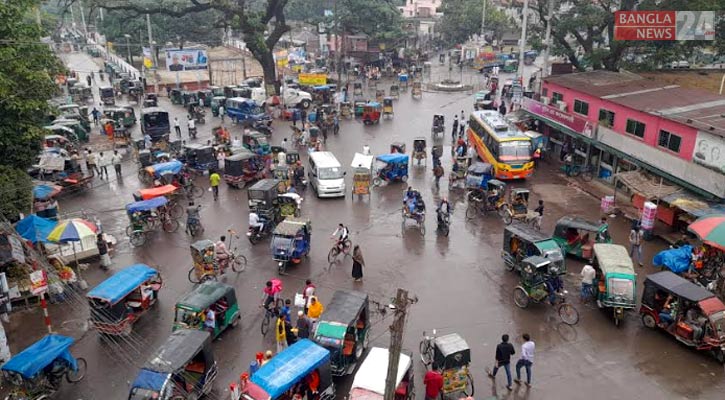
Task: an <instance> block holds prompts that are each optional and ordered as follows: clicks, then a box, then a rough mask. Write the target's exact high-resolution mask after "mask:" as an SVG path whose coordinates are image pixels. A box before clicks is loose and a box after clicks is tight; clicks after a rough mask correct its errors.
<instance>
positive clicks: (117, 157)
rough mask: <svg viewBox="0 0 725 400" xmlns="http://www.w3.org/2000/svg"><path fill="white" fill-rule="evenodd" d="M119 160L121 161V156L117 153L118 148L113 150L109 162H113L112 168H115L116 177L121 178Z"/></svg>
mask: <svg viewBox="0 0 725 400" xmlns="http://www.w3.org/2000/svg"><path fill="white" fill-rule="evenodd" d="M121 161H123V157H121V155H120V154H118V150H114V151H113V155H112V156H111V164H113V169H114V170H116V178H121Z"/></svg>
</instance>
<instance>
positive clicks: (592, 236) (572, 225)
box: [554, 217, 612, 260]
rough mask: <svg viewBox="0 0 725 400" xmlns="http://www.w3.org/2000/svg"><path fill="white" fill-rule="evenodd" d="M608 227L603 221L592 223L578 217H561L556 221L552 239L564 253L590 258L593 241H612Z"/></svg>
mask: <svg viewBox="0 0 725 400" xmlns="http://www.w3.org/2000/svg"><path fill="white" fill-rule="evenodd" d="M608 229H609V226H608V225H607V224H605V223H594V222H590V221H587V220H585V219H584V218H580V217H562V218H560V219H559V220H558V221H556V228H554V240H556V242H557V243H559V247H561V249H562V251H564V254H565V255H568V254H571V255H574V256H576V257H579V258H583V259H585V260H591V259H592V257H593V255H594V253H593V251H592V250H593V247H592V246H593V245H594V243H612V238H611V237H610V236H609V230H608Z"/></svg>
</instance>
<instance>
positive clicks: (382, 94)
mask: <svg viewBox="0 0 725 400" xmlns="http://www.w3.org/2000/svg"><path fill="white" fill-rule="evenodd" d="M384 97H385V90H381V89H378V90H376V91H375V101H377V102H378V103H382V102H383V98H384Z"/></svg>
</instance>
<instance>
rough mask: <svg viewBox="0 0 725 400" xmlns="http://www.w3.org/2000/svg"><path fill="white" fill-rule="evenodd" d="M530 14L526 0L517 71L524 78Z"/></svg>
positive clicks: (525, 0)
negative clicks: (527, 25)
mask: <svg viewBox="0 0 725 400" xmlns="http://www.w3.org/2000/svg"><path fill="white" fill-rule="evenodd" d="M528 16H529V0H524V11H523V15H522V16H521V43H520V45H521V47H520V48H519V68H518V71H517V72H516V73H517V75H518V76H519V77H520V78H521V79H522V84H523V79H524V52H525V51H526V22H527V21H526V20H527V19H528Z"/></svg>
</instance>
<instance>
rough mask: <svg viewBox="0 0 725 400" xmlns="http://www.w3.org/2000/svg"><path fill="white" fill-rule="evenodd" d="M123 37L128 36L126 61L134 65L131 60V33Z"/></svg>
mask: <svg viewBox="0 0 725 400" xmlns="http://www.w3.org/2000/svg"><path fill="white" fill-rule="evenodd" d="M123 37H125V38H126V61H128V65H131V66H133V61H132V60H131V42H130V39H131V35H129V34H128V33H126V34H124V35H123Z"/></svg>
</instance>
